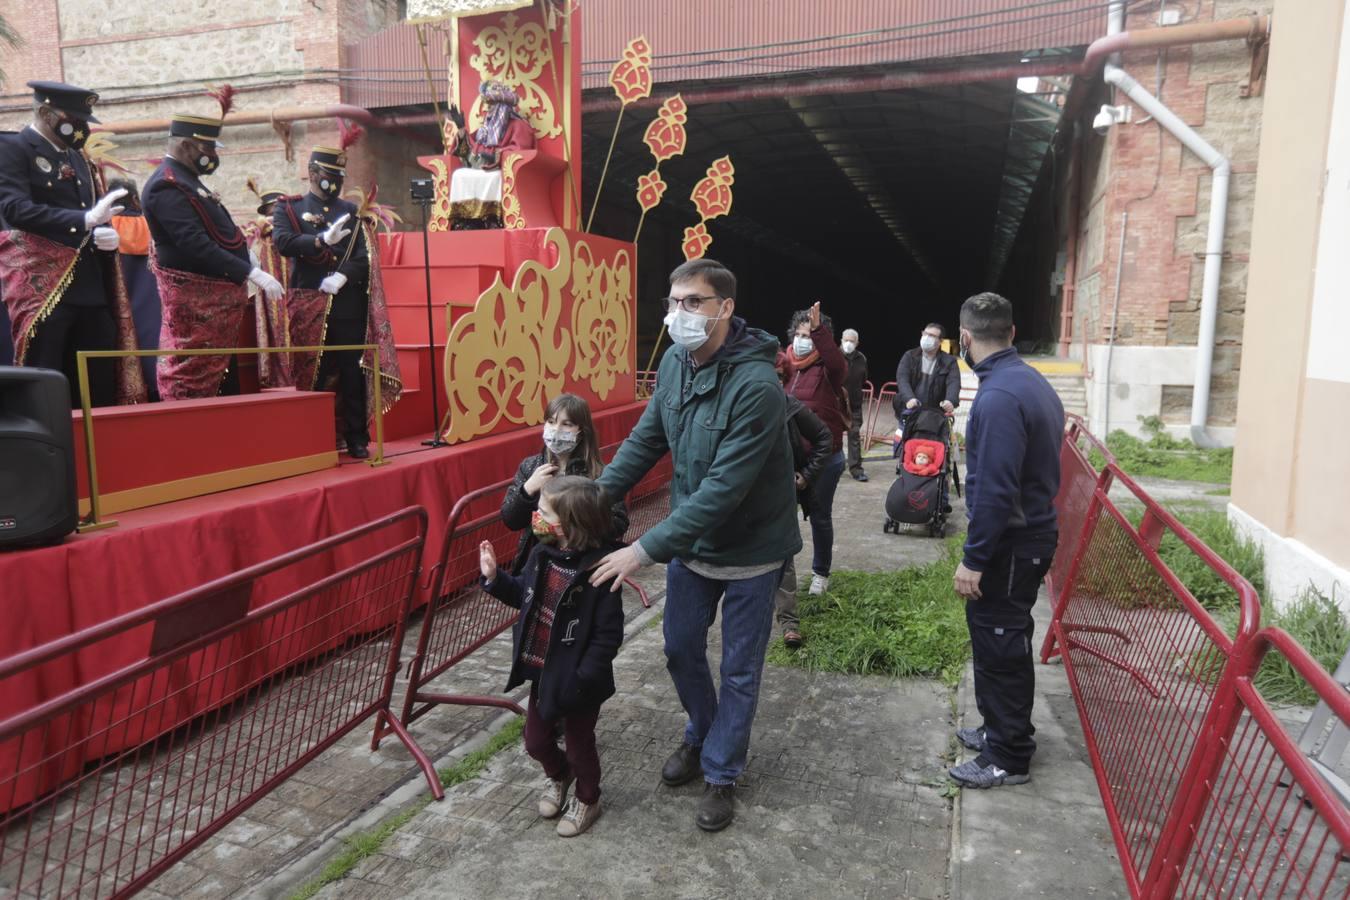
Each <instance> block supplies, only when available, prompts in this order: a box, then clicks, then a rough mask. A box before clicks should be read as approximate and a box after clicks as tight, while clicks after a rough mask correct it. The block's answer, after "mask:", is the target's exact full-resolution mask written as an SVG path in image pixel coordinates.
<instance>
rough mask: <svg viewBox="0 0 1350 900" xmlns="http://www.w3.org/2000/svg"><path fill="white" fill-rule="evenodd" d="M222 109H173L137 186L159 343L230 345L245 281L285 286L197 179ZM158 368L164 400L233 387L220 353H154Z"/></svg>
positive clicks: (267, 288)
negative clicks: (161, 152) (160, 151)
mask: <svg viewBox="0 0 1350 900" xmlns="http://www.w3.org/2000/svg"><path fill="white" fill-rule="evenodd" d="M227 110H228V104H227V103H226V102H225V101H222V102H221V118H219V119H211V118H204V117H202V116H193V115H177V116H174V117H173V119H172V120H171V124H170V126H169V147H168V155H167V156H166V157H165V158H164V161H163V162H162V163H160V164H159V166H158V167H157V168H156V169H155V171H154V173H153V174H152V175H151V176H150V178H149V179H147V180H146V182H145V190H143V191H142V192H141V203H142V205H143V207H144V211H145V221H146V224H147V225H149V226H150V237H151V238H152V239H153V241H154V253H153V254H152V257H151V261H150V265H151V269H152V270H153V271H154V273H155V278H156V281H157V282H158V285H159V296H160V305H161V310H162V313H163V325H162V328H161V330H160V346H161V347H162V348H177V347H183V348H211V347H231V346H235V344H236V342H237V341H238V340H239V332H240V327H241V326H242V324H243V321H244V314H245V312H247V311H248V310H249V308H250V307H249V299H248V297H249V295H248V288H247V286H246V285H248V284H249V283H252V284H253V285H255V286H256V287H257V288H258V289H259V290H261V291H262V292H263V293H264V294H265V295H266V297H267V298H268V299H269V300H278V299H280V298H281V296H282V294H283V293H284V289H283V288H282V286H281V282H279V281H277V280H276V279H275V278H273V277H272V276H271V275H268V274H267V273H266V272H264V271H263V270H262V269H261V268H259V267H258V266H256V265H254V263H253V261H252V259H251V258H250V257H249V252H248V245H247V241H246V240H245V239H244V233H243V231H241V230H240V228H239V226H238V225H236V224H235V222H234V219H232V218H231V217H230V212H229V210H228V209H226V208H225V204H223V203H221V201H220V195H218V194H216V193H215V192H214V191H212V190H210V189H209V188H207V187H206V185H204V184H203V183H202V181H201V179H202V176H205V175H210V174H211V173H212V172H214V171H216V169H217V168H219V166H220V156H219V148H220V142H219V138H220V131H221V128H222V126H223V124H224V114H225V112H226V111H227ZM227 369H228V370H229V373H228V375H229V377H228V378H227ZM157 375H158V378H157V380H158V382H159V395H160V397H161V398H162V399H164V400H186V399H193V398H199V397H214V396H216V394H218V393H237V392H238V377H237V374H236V372H235V368H234V367H233V366H230V360H229V358H227V357H221V356H179V357H175V356H161V357H160V359H159V369H158V372H157Z"/></svg>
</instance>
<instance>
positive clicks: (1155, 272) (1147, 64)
mask: <svg viewBox="0 0 1350 900" xmlns="http://www.w3.org/2000/svg"><path fill="white" fill-rule="evenodd" d="M1273 6H1274V4H1273V3H1272V2H1237V0H1204V2H1202V3H1200V4H1199V8H1198V11H1197V9H1196V8H1195V7H1190V8H1185V7H1177V6H1173V7H1172V8H1174V9H1176V8H1182V9H1183V10H1184V13H1183V14H1184V15H1186V18H1184V19H1183V22H1190V21H1211V20H1216V19H1229V18H1237V17H1241V16H1244V15H1250V14H1253V13H1261V12H1271V11H1272V9H1273ZM1156 16H1157V8H1156V7H1154V6H1149V7H1147V8H1145V9H1142V10H1141V11H1140V12H1138V13H1136V14H1134V15H1132V16H1131V17H1130V19H1129V22H1128V24H1127V28H1128V29H1129V30H1132V31H1137V30H1142V29H1146V28H1155V27H1158V26H1157V23H1156ZM1250 64H1251V54H1250V52H1249V50H1248V49H1247V47H1246V45H1245V44H1243V43H1242V42H1241V41H1228V42H1224V43H1218V44H1206V45H1197V46H1194V47H1179V48H1172V49H1169V50H1167V51H1165V52H1163V53H1158V52H1133V53H1127V54H1125V57H1124V60H1123V62H1122V65H1123V67H1124V68H1125V69H1126V71H1128V72H1129V73H1130V74H1131V75H1132V76H1133V77H1134V78H1135V79H1136V80H1137V81H1139V83H1140V84H1141V85H1143V86H1144V88H1145V89H1147V90H1148V91H1149V92H1150V93H1153V94H1154V95H1155V96H1158V97H1160V99H1161V100H1162V101H1163V102H1164V103H1166V104H1167V105H1168V106H1169V107H1170V108H1171V109H1172V110H1173V111H1174V112H1175V113H1177V115H1179V116H1180V117H1181V118H1182V119H1183V120H1184V121H1185V122H1187V123H1188V124H1189V125H1191V126H1192V127H1194V128H1195V129H1196V130H1197V131H1198V132H1199V133H1200V134H1201V135H1202V136H1203V137H1204V138H1205V139H1206V140H1207V141H1209V142H1210V143H1211V144H1212V145H1213V146H1214V147H1215V148H1217V149H1218V150H1219V151H1220V152H1221V153H1223V154H1225V155H1226V156H1227V157H1228V158H1229V160H1230V161H1231V163H1232V178H1231V182H1230V192H1229V206H1228V221H1227V226H1226V232H1225V234H1226V241H1225V254H1224V261H1223V270H1222V279H1221V288H1220V293H1219V304H1220V314H1219V320H1218V327H1217V346H1216V350H1215V354H1214V374H1213V382H1212V387H1211V393H1210V420H1209V421H1210V423H1211V425H1215V426H1220V427H1221V428H1224V427H1226V426H1231V425H1232V424H1233V423H1234V421H1235V415H1236V403H1237V385H1238V370H1239V366H1240V363H1241V350H1242V346H1241V345H1242V315H1243V309H1244V306H1245V298H1246V271H1247V261H1248V255H1249V248H1250V242H1251V223H1252V211H1253V208H1254V193H1255V184H1256V160H1257V152H1258V148H1259V136H1260V124H1261V110H1262V99H1261V97H1259V96H1256V97H1243V96H1242V93H1243V87H1244V85H1245V83H1246V81H1247V79H1248V77H1249V74H1250ZM1104 102H1116V103H1125V104H1126V105H1130V106H1132V104H1130V103H1129V101H1128V98H1126V97H1125V96H1124V94H1123V93H1122V94H1119V95H1118V96H1117V97H1116V98H1115V100H1114V101H1112V100H1111V98H1110V94H1109V92H1108V91H1107V90H1106V89H1105V88H1099V89H1098V91H1097V94H1096V95H1095V96H1094V98H1093V100H1092V101H1090V102H1089V103H1088V104H1086V106H1085V109H1084V111H1083V114H1082V117H1083V118H1082V121H1081V123H1080V125H1081V127H1082V129H1083V132H1084V138H1083V144H1082V147H1083V151H1082V158H1081V160H1082V164H1083V166H1084V167H1085V168H1084V178H1083V197H1082V206H1081V215H1082V219H1081V222H1082V224H1081V228H1082V231H1081V232H1080V243H1079V256H1078V269H1077V282H1078V283H1077V291H1076V296H1075V313H1074V323H1073V355H1074V356H1076V357H1080V358H1081V357H1088V358H1089V359H1091V358H1095V357H1096V354H1095V353H1092V352H1087V351H1088V349H1089V348H1090V347H1091V345H1101V344H1104V343H1107V342H1110V341H1111V340H1112V339H1113V337H1114V340H1115V341H1116V343H1117V346H1134V347H1154V348H1160V349H1161V348H1193V347H1194V346H1195V343H1196V334H1197V331H1198V327H1199V307H1200V288H1201V281H1202V273H1203V269H1204V258H1203V250H1204V246H1205V234H1206V230H1207V228H1208V224H1209V223H1208V210H1209V192H1210V186H1211V182H1212V177H1211V174H1210V169H1209V167H1208V166H1206V165H1205V164H1204V163H1203V162H1202V161H1201V160H1200V159H1198V158H1197V157H1196V156H1194V155H1193V154H1192V153H1190V152H1189V151H1187V150H1185V149H1184V148H1183V147H1182V146H1181V145H1180V143H1179V142H1178V141H1177V140H1176V139H1175V138H1174V137H1172V136H1171V135H1170V134H1168V133H1167V132H1165V131H1164V130H1163V129H1162V128H1161V127H1160V126H1159V125H1157V124H1156V123H1155V122H1153V121H1151V120H1149V119H1147V117H1146V116H1145V115H1144V114H1143V113H1142V111H1141V110H1140V109H1139V108H1138V107H1133V106H1132V109H1131V113H1132V117H1131V121H1130V122H1129V123H1128V124H1121V125H1117V126H1116V127H1114V128H1112V129H1111V131H1110V132H1108V134H1107V135H1106V136H1104V137H1103V136H1098V135H1096V134H1095V133H1093V131H1092V129H1091V121H1092V117H1093V116H1094V115H1096V113H1097V111H1098V109H1099V107H1100V104H1101V103H1104ZM1122 213H1128V224H1127V225H1126V226H1125V227H1126V238H1125V245H1124V256H1123V260H1122V259H1121V258H1120V254H1119V248H1120V243H1119V242H1120V234H1121V232H1120V229H1121V220H1122ZM1118 262H1119V263H1121V268H1120V274H1121V289H1120V295H1119V297H1117V296H1116V293H1115V278H1116V270H1117V264H1118ZM1117 302H1118V304H1119V310H1118V327H1117V328H1116V331H1115V334H1114V335H1112V333H1111V321H1112V315H1113V312H1114V306H1115V304H1116V303H1117ZM1132 358H1137V359H1139V360H1141V362H1142V360H1144V359H1148V358H1150V357H1149V355H1148V354H1144V355H1143V356H1139V355H1138V354H1135V355H1133V357H1132ZM1168 358H1169V359H1172V358H1173V357H1172V356H1169V357H1168ZM1190 358H1191V360H1192V364H1191V365H1190V366H1182V367H1180V368H1179V369H1177V368H1175V367H1172V366H1169V368H1170V369H1174V370H1175V371H1180V372H1189V371H1190V370H1191V369H1193V360H1194V352H1193V351H1192V352H1191V353H1190ZM1088 374H1089V380H1090V381H1091V380H1093V379H1097V378H1102V377H1104V374H1105V373H1101V372H1095V371H1089V373H1088ZM1146 375H1147V373H1144V372H1129V371H1117V370H1113V372H1112V376H1111V380H1112V384H1113V385H1116V384H1117V382H1119V381H1120V380H1121V379H1131V378H1135V379H1140V380H1142V381H1143V382H1146V383H1151V382H1150V380H1149V379H1147V378H1146V377H1145V376H1146ZM1193 383H1194V382H1193V377H1192V376H1190V375H1186V376H1185V377H1184V378H1183V379H1180V380H1178V381H1177V382H1176V383H1168V384H1163V385H1161V386H1155V389H1153V390H1150V391H1148V392H1146V396H1147V398H1148V399H1147V401H1146V402H1144V403H1142V404H1129V405H1128V406H1127V407H1126V408H1125V409H1122V410H1121V411H1120V412H1121V413H1122V414H1123V413H1126V412H1128V416H1129V417H1128V418H1122V416H1121V415H1118V411H1117V410H1116V409H1114V408H1113V409H1112V411H1111V421H1110V422H1109V423H1107V422H1104V421H1101V422H1098V423H1097V427H1100V428H1107V427H1110V428H1126V429H1131V428H1137V421H1136V419H1137V416H1139V415H1161V416H1162V418H1163V419H1164V421H1166V422H1168V423H1169V424H1173V425H1178V426H1179V425H1182V424H1184V423H1186V422H1188V421H1189V418H1190V406H1191V396H1192V393H1193V390H1192V385H1193ZM1090 387H1091V386H1090ZM1157 387H1160V388H1161V389H1160V390H1157V389H1156V388H1157ZM1094 393H1095V394H1096V395H1097V396H1105V393H1104V391H1098V392H1094V391H1092V390H1091V389H1090V390H1089V396H1090V397H1091V396H1093V395H1094ZM1112 396H1113V397H1114V396H1116V392H1113V393H1112ZM1090 412H1092V413H1095V414H1098V415H1099V414H1100V412H1101V411H1100V410H1090ZM1094 418H1095V416H1094Z"/></svg>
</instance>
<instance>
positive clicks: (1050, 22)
mask: <svg viewBox="0 0 1350 900" xmlns="http://www.w3.org/2000/svg"><path fill="white" fill-rule="evenodd" d="M581 2H582V3H583V6H582V9H583V14H584V16H583V25H582V30H583V37H582V42H581V44H582V70H583V79H582V87H583V88H599V87H603V86H604V85H605V82H606V79H607V77H608V74H609V69H610V66H611V65H612V64H613V62H614V60H616V59H617V58H618V57H619V55H620V53H621V52H622V50H623V47H624V46H625V45H626V44H627V43H628V41H629V40H630V39H632V38H634V37H636V36H637V35H639V34H645V35H646V36H647V38H648V40H649V41H650V42H651V44H652V47H653V48H654V49H655V51H656V52H655V59H654V61H653V65H652V72H653V75H654V76H655V80H656V81H657V82H658V83H661V82H686V81H704V80H722V79H743V78H750V77H762V76H770V75H785V74H793V73H800V72H803V71H812V70H819V69H830V68H853V67H857V66H876V65H887V64H896V63H917V62H920V61H924V60H939V59H959V58H961V57H969V56H984V55H989V54H1000V53H1002V54H1006V53H1025V52H1032V51H1036V50H1041V49H1049V48H1060V47H1076V46H1082V45H1085V44H1088V43H1090V42H1091V41H1092V40H1093V39H1094V38H1096V37H1099V36H1101V35H1102V34H1103V33H1104V31H1105V18H1106V14H1105V12H1104V10H1103V6H1104V4H1103V3H1102V0H1023V2H1009V0H903V2H900V0H833V2H825V0H772V2H770V0H679V2H667V0H581ZM428 55H429V57H430V64H431V70H432V73H433V81H434V82H435V83H436V85H437V88H438V90H439V91H440V92H441V95H442V96H443V94H444V89H445V88H444V74H443V73H444V72H445V54H444V48H443V46H442V43H441V41H440V40H434V41H432V42H431V46H429V48H428ZM347 68H348V70H349V72H350V74H349V75H348V76H347V78H346V79H344V84H343V91H344V99H345V101H346V102H348V103H353V104H356V105H358V106H365V107H385V106H403V105H410V104H420V103H426V102H427V101H428V93H429V89H428V87H427V81H426V76H425V75H424V74H423V66H422V57H421V51H420V49H419V47H418V43H417V38H416V34H415V30H414V28H413V27H412V26H410V25H399V26H395V27H394V28H390V29H388V30H386V31H384V32H381V33H380V34H377V35H375V36H373V37H371V38H369V39H367V40H365V41H362V42H360V43H358V44H355V45H352V46H350V47H349V48H348V52H347Z"/></svg>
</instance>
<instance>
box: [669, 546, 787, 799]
mask: <svg viewBox="0 0 1350 900" xmlns="http://www.w3.org/2000/svg"><path fill="white" fill-rule="evenodd" d="M782 577H783V570H782V568H781V567H780V568H777V569H774V570H773V571H772V572H769V573H768V574H766V575H758V576H756V577H754V578H743V579H739V580H737V581H721V580H717V579H713V578H704V577H703V576H702V575H699V574H698V573H696V572H693V571H691V570H690V569H689V568H687V567H686V566H685V565H684V564H683V563H681V562H680V561H679V560H678V559H676V560H672V561H671V563H670V565H668V566H666V611H665V620H664V623H663V625H664V630H665V638H666V669H668V670H669V671H670V678H671V680H672V681H673V682H675V692H676V693H677V694H679V696H680V703H681V705H683V706H684V711H685V713H686V714H687V715H688V716H689V722H688V724H687V725H685V729H684V741H685V743H687V744H692V745H694V746H695V747H702V748H703V753H702V762H703V777H704V779H705V780H706V781H708V782H709V783H710V784H734V783H735V781H736V778H737V776H738V775H740V774H741V771H742V770H743V769H744V768H745V758H746V752H747V750H748V749H749V747H750V725H751V723H753V722H754V720H755V706H756V704H758V702H759V682H760V677H761V675H762V674H763V672H764V651H765V649H766V648H767V647H768V644H769V632H770V630H771V629H772V626H773V600H774V594H775V592H776V591H777V589H778V583H779V581H780V580H782ZM719 600H721V601H722V691H721V697H720V698H719V697H718V692H717V691H716V690H715V689H714V688H713V681H712V672H711V671H710V670H709V668H708V629H709V628H711V627H712V624H713V620H714V619H716V618H717V603H718V601H719ZM719 700H720V702H719Z"/></svg>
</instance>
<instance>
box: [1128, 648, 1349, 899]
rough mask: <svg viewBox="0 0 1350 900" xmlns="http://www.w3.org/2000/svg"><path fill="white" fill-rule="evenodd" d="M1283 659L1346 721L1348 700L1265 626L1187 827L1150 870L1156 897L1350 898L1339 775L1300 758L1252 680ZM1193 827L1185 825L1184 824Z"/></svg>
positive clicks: (1246, 657) (1195, 788) (1248, 657)
mask: <svg viewBox="0 0 1350 900" xmlns="http://www.w3.org/2000/svg"><path fill="white" fill-rule="evenodd" d="M1272 653H1273V654H1278V655H1279V656H1281V657H1283V658H1284V659H1285V660H1286V661H1287V662H1288V663H1289V664H1290V666H1291V667H1292V668H1293V670H1294V671H1295V672H1297V673H1298V675H1299V676H1300V677H1301V678H1303V679H1304V680H1305V681H1306V682H1307V683H1308V684H1309V685H1311V686H1312V687H1313V688H1314V689H1315V690H1316V691H1317V694H1318V696H1319V697H1320V698H1321V699H1322V700H1324V701H1326V703H1327V705H1328V707H1329V708H1330V711H1331V714H1332V720H1333V721H1334V722H1335V721H1338V722H1339V723H1340V725H1341V727H1345V726H1348V725H1350V694H1347V693H1346V691H1345V688H1343V687H1342V686H1341V685H1340V684H1338V683H1337V682H1336V680H1335V679H1334V678H1332V677H1331V676H1330V675H1328V674H1327V672H1326V670H1325V669H1323V668H1322V667H1321V666H1320V665H1319V664H1318V663H1317V661H1316V660H1314V659H1313V658H1312V657H1311V656H1309V655H1308V652H1307V651H1306V650H1304V649H1303V648H1302V647H1300V646H1299V645H1298V643H1297V642H1296V641H1295V640H1294V639H1293V638H1291V637H1290V636H1289V635H1288V634H1286V633H1285V632H1283V631H1281V630H1280V629H1278V628H1267V629H1265V630H1263V631H1261V632H1260V633H1259V634H1257V635H1256V636H1255V638H1254V639H1253V640H1252V641H1251V642H1250V643H1249V644H1248V645H1247V650H1246V652H1245V653H1244V654H1243V656H1242V658H1241V660H1240V663H1241V665H1240V674H1239V675H1238V676H1237V678H1236V680H1235V688H1236V701H1237V702H1236V703H1235V704H1233V705H1232V706H1231V707H1230V713H1229V715H1230V716H1231V717H1232V718H1233V719H1234V723H1233V724H1234V726H1235V727H1233V729H1232V737H1231V738H1229V739H1228V740H1226V741H1215V742H1214V743H1213V745H1212V746H1211V755H1212V758H1211V760H1210V761H1209V763H1210V764H1209V766H1208V768H1209V769H1210V770H1212V772H1213V774H1212V775H1211V776H1209V777H1207V778H1205V779H1202V780H1199V781H1197V782H1195V783H1194V784H1193V785H1192V786H1191V787H1192V791H1191V794H1190V796H1189V797H1188V798H1187V808H1188V812H1187V816H1186V823H1187V824H1186V825H1185V827H1184V828H1183V829H1182V830H1181V831H1179V832H1178V834H1177V837H1176V839H1175V840H1174V841H1173V843H1172V846H1170V847H1169V848H1168V849H1167V854H1166V856H1165V857H1164V859H1163V860H1162V861H1161V862H1160V864H1159V866H1158V885H1157V888H1156V890H1155V891H1154V895H1155V896H1159V897H1167V896H1172V895H1174V894H1179V895H1180V896H1183V897H1201V896H1203V897H1346V896H1350V856H1347V851H1350V812H1347V808H1346V803H1347V799H1350V798H1347V797H1346V796H1345V794H1344V793H1339V794H1338V792H1337V791H1336V790H1333V788H1332V785H1333V784H1338V786H1339V790H1340V791H1342V792H1343V791H1345V790H1346V785H1345V782H1344V781H1343V780H1342V775H1341V774H1338V773H1336V772H1334V771H1329V770H1327V769H1325V768H1320V763H1317V762H1315V761H1314V760H1312V759H1310V758H1309V757H1308V756H1306V755H1305V754H1304V753H1303V751H1302V750H1301V749H1300V748H1299V746H1298V742H1297V741H1296V740H1295V738H1294V737H1293V736H1292V735H1291V734H1290V733H1289V732H1288V731H1287V730H1286V729H1285V726H1284V725H1283V724H1281V722H1280V721H1279V719H1277V718H1276V716H1275V711H1274V710H1273V709H1272V708H1271V706H1270V704H1269V703H1267V702H1266V701H1265V699H1264V698H1262V696H1261V694H1260V691H1259V690H1258V689H1257V687H1256V684H1255V677H1256V674H1257V672H1258V671H1259V670H1260V668H1261V664H1262V661H1263V660H1264V659H1265V658H1266V657H1267V656H1268V655H1269V654H1272ZM1192 823H1193V824H1192Z"/></svg>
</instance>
